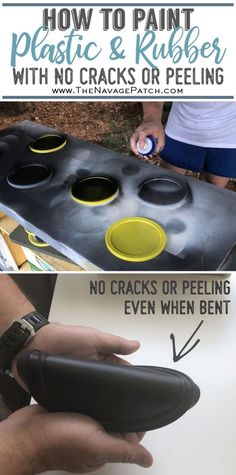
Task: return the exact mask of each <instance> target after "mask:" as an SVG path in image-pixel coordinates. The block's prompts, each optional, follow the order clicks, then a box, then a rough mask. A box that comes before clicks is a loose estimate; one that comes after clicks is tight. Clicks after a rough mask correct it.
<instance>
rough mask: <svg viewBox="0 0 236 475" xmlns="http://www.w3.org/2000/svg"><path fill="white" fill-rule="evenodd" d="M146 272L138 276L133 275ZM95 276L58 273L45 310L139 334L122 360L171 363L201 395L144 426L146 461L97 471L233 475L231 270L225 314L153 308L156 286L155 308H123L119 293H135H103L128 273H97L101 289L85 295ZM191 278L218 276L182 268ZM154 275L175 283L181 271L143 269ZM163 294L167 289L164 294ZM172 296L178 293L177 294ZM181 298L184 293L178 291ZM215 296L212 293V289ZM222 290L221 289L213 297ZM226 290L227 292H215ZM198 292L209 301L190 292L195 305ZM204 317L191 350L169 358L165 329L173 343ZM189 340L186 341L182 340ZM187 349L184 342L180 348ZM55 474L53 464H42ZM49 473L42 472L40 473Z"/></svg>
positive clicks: (235, 303)
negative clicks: (136, 345)
mask: <svg viewBox="0 0 236 475" xmlns="http://www.w3.org/2000/svg"><path fill="white" fill-rule="evenodd" d="M138 277H139V280H140V279H144V280H147V277H146V276H138ZM99 278H100V279H101V276H96V275H93V276H85V275H80V276H66V278H65V277H63V276H59V277H58V280H57V284H56V291H55V296H54V300H53V304H52V309H51V314H50V318H51V319H52V320H54V321H55V320H57V321H58V322H60V323H67V324H75V325H76V324H79V325H87V326H92V327H96V328H97V329H100V330H102V331H108V332H111V333H113V334H117V335H122V336H124V337H127V338H130V339H138V340H139V341H140V342H141V348H140V350H139V351H138V352H137V353H136V354H134V355H133V356H130V357H128V359H129V361H130V362H132V363H135V364H145V365H159V366H165V367H170V368H173V369H177V370H179V371H183V372H185V373H186V374H188V375H189V376H190V377H192V378H193V380H194V381H195V382H196V383H197V384H198V385H199V387H200V390H201V398H200V400H199V402H198V404H197V405H196V406H195V407H194V408H193V409H192V410H190V411H189V412H188V413H186V414H185V415H184V416H183V417H182V418H181V419H179V420H178V421H176V422H175V423H173V424H170V425H169V426H166V427H164V428H162V429H159V430H155V431H151V432H149V433H148V434H146V436H145V438H144V441H143V444H144V445H145V446H146V447H147V448H148V449H149V450H150V451H151V452H152V454H153V456H154V464H153V466H152V467H151V468H149V469H148V470H146V469H142V468H139V467H137V466H134V465H124V466H123V465H122V466H121V465H115V464H113V465H108V466H107V467H105V468H103V469H101V470H99V471H98V472H97V474H98V475H110V474H112V475H120V474H121V473H122V474H124V475H139V474H145V473H147V474H149V475H157V474H158V475H171V474H178V475H179V474H180V473H181V475H189V474H190V473H191V475H199V474H201V475H203V474H209V475H212V474H214V475H222V473H225V474H227V475H234V473H235V426H236V410H235V394H236V376H235V367H236V347H235V332H236V319H235V318H234V315H235V312H236V297H235V296H236V276H233V277H232V278H231V300H232V303H231V304H230V312H229V315H225V314H224V312H223V314H222V315H209V314H207V315H205V316H200V315H199V314H198V312H196V313H195V315H191V316H183V315H182V316H175V315H174V314H173V315H169V316H161V315H160V313H159V311H158V301H159V299H160V298H162V299H163V298H164V299H166V298H168V297H164V296H163V295H162V293H161V292H159V297H156V299H157V312H156V315H147V316H144V315H143V316H141V315H140V313H138V314H137V315H136V316H134V315H133V316H124V314H123V307H124V300H125V299H132V298H133V299H134V300H135V301H137V298H138V297H131V296H126V297H124V296H110V295H109V292H108V289H109V288H110V285H111V281H112V280H113V281H114V280H119V279H122V280H125V279H126V281H127V280H128V279H129V280H131V281H132V282H133V281H134V280H135V279H136V278H137V277H136V276H135V275H133V276H126V277H124V276H120V275H119V276H117V275H106V276H102V280H103V281H104V282H105V286H106V289H107V295H106V296H102V295H101V296H99V297H95V296H90V295H89V282H90V280H93V281H94V280H97V279H99ZM190 278H192V279H193V280H198V279H207V281H208V282H210V283H211V281H212V280H214V279H215V280H217V279H218V280H219V279H220V276H218V277H217V278H216V277H214V276H208V277H206V275H205V276H188V279H190ZM148 279H149V280H151V279H154V280H155V281H157V285H158V288H159V289H161V286H162V282H163V281H164V280H168V279H169V280H173V279H175V281H176V282H177V284H178V286H179V287H181V285H182V281H183V280H184V279H186V277H184V276H177V277H176V276H171V277H170V276H164V275H162V276H156V275H155V276H148ZM169 298H170V297H169ZM179 298H181V295H180V294H179ZM185 298H186V296H185ZM219 298H220V297H219ZM221 298H222V297H221ZM223 298H230V296H227V297H223ZM200 299H205V300H206V301H209V300H211V299H214V297H212V296H208V297H207V296H204V295H203V296H202V295H201V296H198V297H194V296H192V297H190V300H194V301H195V304H196V306H197V305H198V303H199V301H200ZM201 320H204V323H203V324H202V326H201V328H200V329H199V331H198V333H197V334H196V335H195V336H193V339H192V341H191V342H190V347H191V346H192V345H193V344H194V342H195V341H196V340H197V339H198V338H199V339H200V342H199V344H198V345H197V346H196V348H195V349H194V350H192V351H191V352H190V353H189V354H188V355H187V356H185V357H184V358H182V359H180V360H179V361H178V362H177V363H174V362H173V352H172V346H171V340H170V334H171V333H173V334H174V335H175V339H176V346H177V349H178V350H180V349H181V348H182V347H183V346H184V344H185V343H186V342H187V340H188V339H189V337H190V336H191V335H192V334H193V332H194V330H195V329H196V327H197V325H198V324H199V322H200V321H201ZM188 348H189V347H188ZM186 349H187V348H186ZM51 473H52V475H60V474H61V472H50V474H51ZM48 475H49V474H48Z"/></svg>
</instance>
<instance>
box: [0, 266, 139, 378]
mask: <svg viewBox="0 0 236 475" xmlns="http://www.w3.org/2000/svg"><path fill="white" fill-rule="evenodd" d="M22 277H23V276H22ZM34 310H35V309H34V307H33V306H32V304H31V303H30V302H29V301H28V300H27V299H26V298H25V296H24V295H23V293H22V292H21V291H20V290H19V289H18V287H17V286H16V284H15V283H14V282H13V281H12V279H11V277H10V276H8V275H6V274H4V275H1V276H0V334H2V333H3V332H4V331H5V330H6V329H7V328H8V327H9V326H10V325H11V323H12V321H13V320H14V319H15V318H21V317H23V316H24V315H25V314H27V313H29V312H32V311H34ZM139 346H140V345H139V342H137V341H136V340H134V341H132V340H131V341H130V340H126V339H125V338H122V337H120V336H115V335H111V334H109V333H104V332H100V331H98V330H95V329H93V328H88V327H84V326H79V325H78V326H70V325H62V324H59V323H51V324H50V325H45V326H43V327H42V328H40V329H39V330H38V331H37V332H36V334H35V336H34V337H33V338H32V340H30V341H29V342H28V343H27V344H26V346H25V347H24V349H27V350H29V349H36V350H40V351H45V352H47V353H54V354H58V355H67V356H74V357H78V358H88V359H92V360H99V361H108V362H111V363H118V364H127V363H126V361H124V360H123V359H122V358H119V357H118V356H117V354H120V355H129V354H131V353H133V352H135V351H136V350H138V348H139ZM12 373H13V374H14V376H15V378H16V379H17V381H18V382H20V384H21V385H22V386H23V387H24V385H23V383H22V381H21V380H20V378H19V377H18V374H17V370H16V358H15V360H14V361H13V365H12Z"/></svg>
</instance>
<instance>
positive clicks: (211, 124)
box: [165, 102, 236, 148]
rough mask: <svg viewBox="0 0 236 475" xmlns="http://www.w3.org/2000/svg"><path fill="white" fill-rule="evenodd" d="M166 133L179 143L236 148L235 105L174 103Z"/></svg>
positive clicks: (226, 103) (223, 103)
mask: <svg viewBox="0 0 236 475" xmlns="http://www.w3.org/2000/svg"><path fill="white" fill-rule="evenodd" d="M165 130H166V134H167V135H168V136H169V137H171V138H172V139H175V140H179V141H180V142H185V143H189V144H192V145H200V146H202V147H214V148H236V102H174V103H173V104H172V108H171V112H170V114H169V118H168V122H167V125H166V129H165Z"/></svg>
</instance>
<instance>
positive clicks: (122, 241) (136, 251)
mask: <svg viewBox="0 0 236 475" xmlns="http://www.w3.org/2000/svg"><path fill="white" fill-rule="evenodd" d="M105 242H106V246H107V248H108V249H109V251H110V252H111V254H113V255H114V256H116V257H119V258H120V259H123V260H124V261H129V262H144V261H149V260H150V259H153V258H154V257H157V256H159V255H160V254H161V253H162V251H163V250H164V249H165V245H166V233H165V231H164V229H163V228H162V226H160V224H158V223H156V222H155V221H152V220H151V219H148V218H142V217H129V218H124V219H121V220H119V221H116V222H115V223H113V224H112V225H111V226H110V227H109V228H108V230H107V232H106V236H105Z"/></svg>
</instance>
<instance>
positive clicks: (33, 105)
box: [0, 102, 236, 191]
mask: <svg viewBox="0 0 236 475" xmlns="http://www.w3.org/2000/svg"><path fill="white" fill-rule="evenodd" d="M170 108H171V102H166V103H165V107H164V112H163V117H162V120H163V124H164V125H165V123H166V121H167V118H168V114H169V111H170ZM23 120H31V121H32V122H36V123H39V124H43V125H45V126H47V127H52V128H55V129H57V130H58V131H61V132H64V133H67V134H70V135H74V136H77V137H79V138H81V139H84V140H89V141H91V142H94V143H98V144H100V145H103V146H104V147H108V148H111V149H113V150H117V151H119V152H121V153H125V154H128V155H130V154H132V152H131V151H130V145H129V139H130V137H131V135H132V133H133V132H134V130H135V129H136V127H137V126H138V125H139V124H140V122H141V121H142V106H141V103H137V102H4V103H1V107H0V128H1V129H3V128H6V127H9V126H10V125H11V124H13V123H14V122H18V121H23ZM140 160H145V161H149V162H150V163H152V164H157V165H158V163H159V157H158V155H154V156H153V157H152V158H141V157H140ZM188 174H189V175H192V176H195V177H197V174H196V173H190V172H188ZM227 188H229V189H231V190H233V191H236V179H234V180H231V181H230V183H229V185H228V187H227Z"/></svg>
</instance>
